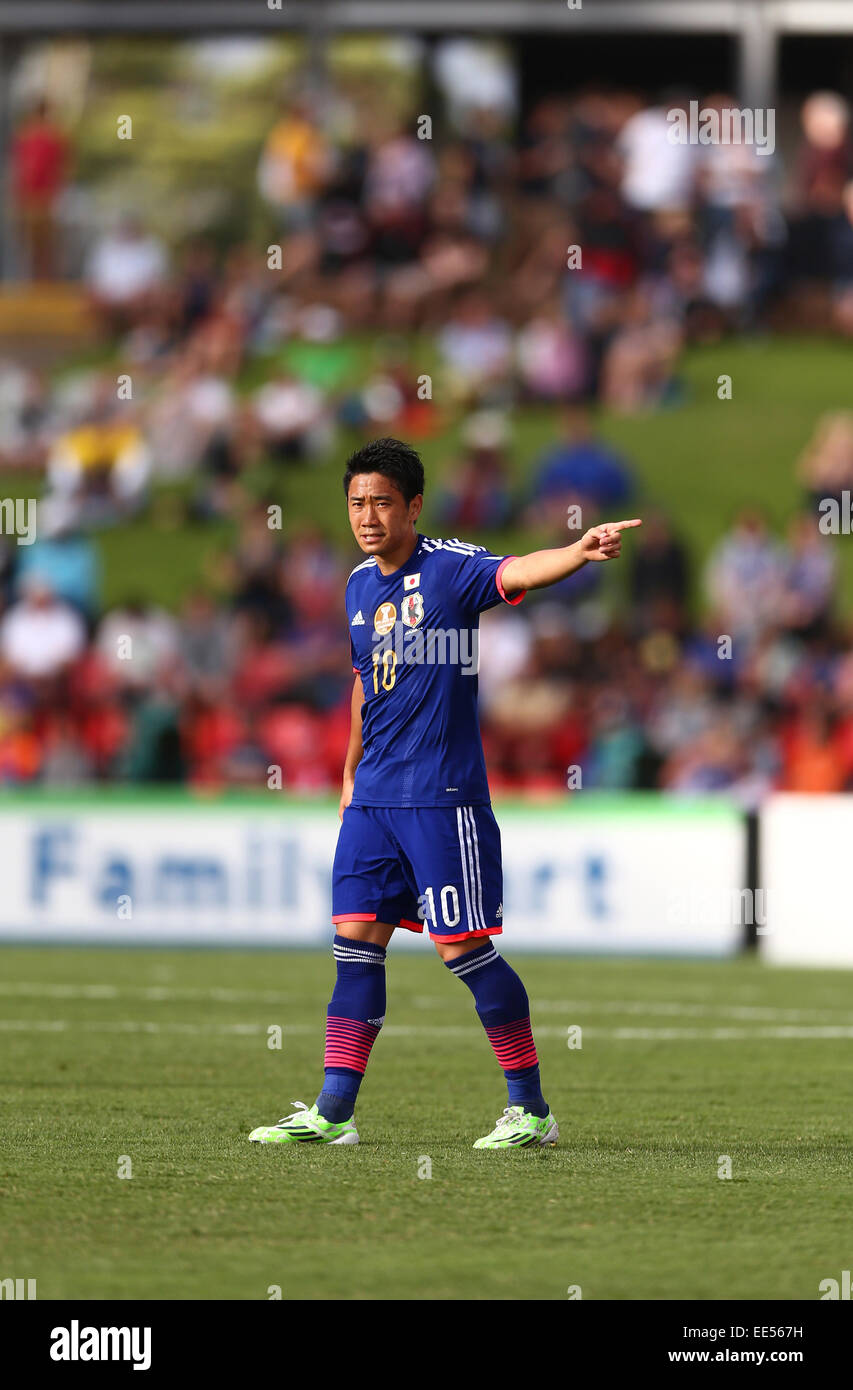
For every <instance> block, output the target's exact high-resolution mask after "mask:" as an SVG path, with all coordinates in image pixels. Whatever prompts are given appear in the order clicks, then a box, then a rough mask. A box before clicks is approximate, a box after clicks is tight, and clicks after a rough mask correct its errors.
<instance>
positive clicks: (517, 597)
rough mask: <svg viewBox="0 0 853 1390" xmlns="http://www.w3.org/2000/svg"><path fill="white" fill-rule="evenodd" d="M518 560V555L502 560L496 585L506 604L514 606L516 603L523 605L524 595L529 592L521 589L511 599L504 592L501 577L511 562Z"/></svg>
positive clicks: (496, 576)
mask: <svg viewBox="0 0 853 1390" xmlns="http://www.w3.org/2000/svg"><path fill="white" fill-rule="evenodd" d="M517 559H518V556H517V555H507V556H506V558H505V559H503V560H501V562H500V564H499V565H498V569H497V574H496V575H495V583H496V584H497V586H498V593H499V594H500V596H501V598H502V599H503V601H504V603H511V604H513V605H515V604H516V603H521V600H522V599H523V598H524V595H525V594H526V593H527V590H526V589H519V590H518V592H517V593H516V595H515V597H514V598H509V597H508V596H507V594H506V592H505V590H504V586H503V584H502V583H501V575H502V574H503V572H504V570H505V569H506V567H507V565H508V564H509V562H510V560H517Z"/></svg>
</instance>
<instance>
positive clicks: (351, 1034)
mask: <svg viewBox="0 0 853 1390" xmlns="http://www.w3.org/2000/svg"><path fill="white" fill-rule="evenodd" d="M335 928H336V935H335V940H334V945H333V951H334V956H335V968H336V978H335V987H334V990H333V991H332V997H331V1000H330V1001H329V1007H328V1009H327V1011H326V1052H325V1056H324V1059H323V1067H324V1080H323V1088H322V1090H321V1091H320V1094H319V1095H318V1097H317V1099H316V1101H315V1102H314V1103H315V1105H316V1107H317V1110H318V1112H319V1114H321V1115H322V1116H323V1118H324V1119H326V1120H329V1121H331V1123H333V1124H343V1123H344V1122H345V1121H347V1120H350V1119H351V1118H352V1115H353V1111H354V1110H355V1102H356V1098H357V1096H358V1091H359V1087H360V1086H361V1083H362V1080H363V1078H364V1073H365V1072H366V1071H367V1064H368V1062H369V1060H370V1053H371V1051H372V1049H373V1044H374V1043H375V1041H376V1039H377V1038H378V1037H379V1030H380V1028H381V1027H382V1024H383V1023H384V1022H385V951H386V948H387V946H388V942H389V941H390V940H391V937H392V935H393V933H394V928H393V927H392V926H390V925H389V924H388V923H386V922H378V921H372V920H357V919H349V918H341V917H340V916H336V917H335Z"/></svg>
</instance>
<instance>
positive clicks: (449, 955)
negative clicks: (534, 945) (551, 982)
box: [415, 806, 558, 1148]
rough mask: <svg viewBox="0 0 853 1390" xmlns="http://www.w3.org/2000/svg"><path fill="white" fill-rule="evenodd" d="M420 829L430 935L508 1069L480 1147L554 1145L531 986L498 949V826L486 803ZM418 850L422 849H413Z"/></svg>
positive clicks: (435, 813)
mask: <svg viewBox="0 0 853 1390" xmlns="http://www.w3.org/2000/svg"><path fill="white" fill-rule="evenodd" d="M418 814H419V815H421V816H423V817H425V818H426V819H427V820H429V822H430V825H429V826H427V825H426V824H425V825H424V826H423V827H422V832H423V833H422V843H425V844H426V845H427V846H428V849H427V851H426V853H425V854H424V855H421V856H419V857H420V858H421V862H420V863H419V866H418V867H419V871H420V873H419V882H424V879H423V874H424V873H426V874H427V875H428V882H426V884H425V886H424V888H423V890H422V891H423V898H422V902H423V907H424V912H425V916H426V918H427V923H428V926H429V931H430V936H431V938H432V940H433V942H434V944H435V947H436V950H437V951H438V954H439V955H440V956H441V958H442V960H443V961H444V963H445V965H446V966H447V967H448V969H449V970H450V971H451V972H452V973H453V974H454V975H456V976H457V978H458V979H460V980H462V981H463V982H464V983H465V984H466V985H467V986H468V988H469V989H470V991H471V993H472V994H473V996H474V1005H475V1008H476V1010H477V1016H478V1017H479V1019H480V1022H481V1023H482V1025H483V1027H484V1029H485V1031H486V1036H487V1037H488V1039H489V1042H490V1043H491V1045H492V1049H493V1051H494V1053H495V1056H496V1058H497V1060H498V1062H499V1064H500V1066H501V1068H502V1069H503V1073H504V1076H505V1078H506V1083H507V1091H508V1095H509V1104H508V1107H507V1110H506V1111H505V1112H504V1115H503V1116H502V1118H501V1120H500V1121H499V1123H498V1126H497V1128H496V1129H495V1131H494V1132H493V1133H492V1134H491V1135H487V1136H485V1138H484V1139H481V1140H478V1141H477V1146H479V1147H482V1148H510V1147H524V1146H526V1145H528V1144H539V1145H542V1144H552V1143H556V1140H557V1137H558V1130H557V1125H556V1121H555V1120H554V1117H553V1115H551V1113H550V1111H549V1109H548V1105H547V1103H546V1101H545V1100H544V1098H543V1095H542V1088H541V1082H540V1076H539V1058H538V1056H537V1053H536V1045H535V1043H534V1041H533V1032H532V1029H531V1024H530V1004H529V1001H528V998H527V991H526V990H525V988H524V985H523V983H522V981H521V980H520V978H519V976H518V975H517V974H516V972H515V971H514V970H513V968H512V966H511V965H510V964H509V963H508V962H507V961H506V960H505V959H504V958H503V956H502V955H501V954H500V952H499V951H498V950H497V948H496V946H495V944H494V941H493V939H492V938H493V937H495V936H498V935H500V933H501V930H502V917H503V903H502V895H503V875H502V869H501V848H500V831H499V829H498V826H497V822H496V821H495V818H494V815H493V814H492V811H491V808H490V807H488V806H468V807H465V806H460V807H453V808H452V809H450V808H448V810H446V811H445V810H443V809H440V810H430V811H422V812H419V813H418ZM415 853H416V855H418V851H417V850H416V851H415Z"/></svg>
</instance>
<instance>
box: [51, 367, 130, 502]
mask: <svg viewBox="0 0 853 1390" xmlns="http://www.w3.org/2000/svg"><path fill="white" fill-rule="evenodd" d="M151 463H152V460H151V453H150V450H149V448H148V445H147V443H146V440H145V437H144V435H143V432H142V429H141V427H140V424H139V422H138V418H137V417H136V416H135V415H134V414H133V413H132V410H131V408H130V405H129V402H126V401H119V400H118V399H117V397H116V393H115V383H114V381H113V382H111V381H110V379H109V377H107V376H104V377H103V378H102V379H101V380H100V381H99V383H98V385H97V388H96V394H95V400H94V403H93V405H92V407H91V409H90V410H88V411H87V412H86V415H85V418H84V419H83V421H82V422H81V423H79V424H77V425H75V426H73V427H72V428H71V429H69V430H67V431H66V432H65V433H64V434H60V435H59V436H58V437H57V438H56V440H55V442H54V444H53V447H52V449H51V451H50V455H49V457H48V461H47V479H48V484H49V488H50V495H51V496H53V497H56V498H57V499H60V500H61V501H63V502H65V503H68V504H72V505H73V506H75V507H76V509H77V516H78V519H79V522H80V524H81V525H84V526H85V525H104V524H109V523H111V522H114V521H116V520H118V519H119V518H123V517H128V516H132V515H134V514H135V513H136V512H137V511H138V510H139V509H140V507H141V506H142V504H143V502H144V501H145V498H146V495H147V488H148V482H149V479H150V476H151Z"/></svg>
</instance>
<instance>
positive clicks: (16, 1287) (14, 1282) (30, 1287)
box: [0, 1279, 36, 1300]
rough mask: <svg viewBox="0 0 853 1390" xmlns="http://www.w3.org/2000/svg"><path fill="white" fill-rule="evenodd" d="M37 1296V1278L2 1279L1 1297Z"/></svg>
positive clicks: (0, 1281)
mask: <svg viewBox="0 0 853 1390" xmlns="http://www.w3.org/2000/svg"><path fill="white" fill-rule="evenodd" d="M35 1297H36V1281H35V1279H0V1298H6V1299H13V1298H17V1299H18V1300H20V1299H22V1298H35Z"/></svg>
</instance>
